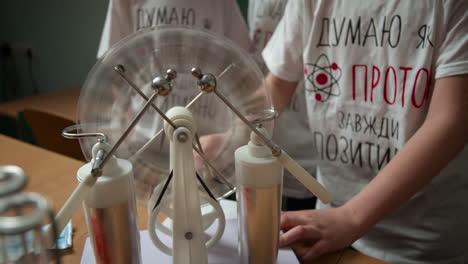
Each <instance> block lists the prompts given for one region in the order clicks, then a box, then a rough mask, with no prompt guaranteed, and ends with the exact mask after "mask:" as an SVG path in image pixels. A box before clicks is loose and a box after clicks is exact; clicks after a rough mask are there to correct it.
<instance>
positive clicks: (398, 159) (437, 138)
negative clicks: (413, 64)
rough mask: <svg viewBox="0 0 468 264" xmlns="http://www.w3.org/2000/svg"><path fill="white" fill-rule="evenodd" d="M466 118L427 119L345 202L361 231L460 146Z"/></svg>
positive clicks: (440, 166) (419, 184) (410, 192)
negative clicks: (373, 175)
mask: <svg viewBox="0 0 468 264" xmlns="http://www.w3.org/2000/svg"><path fill="white" fill-rule="evenodd" d="M465 109H466V108H465ZM461 115H462V116H463V114H461ZM467 122H468V120H466V115H464V117H463V118H461V119H457V118H456V117H454V116H450V115H434V116H433V117H432V118H430V119H427V120H426V122H425V123H424V124H423V126H422V127H421V128H420V129H419V130H418V131H417V133H416V134H415V135H414V136H413V137H412V138H411V139H410V140H409V141H408V142H407V144H406V145H405V146H404V147H403V148H402V149H401V150H400V151H399V153H398V154H397V155H396V156H395V157H394V158H393V159H392V160H391V162H389V164H388V165H387V166H386V167H385V168H384V169H383V170H382V171H381V172H380V173H379V174H378V175H377V176H376V177H375V178H374V179H373V180H372V181H371V182H370V183H369V184H368V185H367V186H366V187H365V188H364V189H363V190H362V191H361V192H360V193H358V194H357V195H356V196H355V197H354V198H352V199H351V200H350V201H349V202H348V203H346V204H345V206H344V207H345V208H347V209H349V212H350V213H351V214H352V215H353V219H354V220H355V221H356V223H358V225H360V226H361V227H363V231H364V232H365V231H366V229H367V228H370V227H371V226H372V225H374V224H375V223H376V222H378V221H379V220H380V219H382V218H383V217H384V216H385V215H387V214H388V213H390V212H391V211H393V210H395V209H396V208H398V207H399V206H400V205H402V204H403V203H404V202H405V201H407V200H408V199H409V198H411V196H412V195H414V194H415V193H416V192H418V191H419V190H420V189H421V188H422V187H423V186H424V185H425V184H427V183H428V182H429V181H430V180H431V179H432V178H433V177H434V176H436V175H437V174H438V173H439V172H440V170H442V169H443V168H444V167H445V166H446V165H447V164H448V162H449V161H450V160H451V159H452V158H453V157H454V156H455V155H457V153H458V152H459V151H460V150H461V149H463V147H464V146H465V144H466V142H467V140H468V138H467V135H468V131H467V130H468V129H467Z"/></svg>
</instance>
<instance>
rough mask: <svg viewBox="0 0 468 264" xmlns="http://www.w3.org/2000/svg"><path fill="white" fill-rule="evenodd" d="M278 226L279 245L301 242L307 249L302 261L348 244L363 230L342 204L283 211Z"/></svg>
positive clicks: (360, 234)
mask: <svg viewBox="0 0 468 264" xmlns="http://www.w3.org/2000/svg"><path fill="white" fill-rule="evenodd" d="M280 225H281V229H282V230H284V231H285V233H284V234H282V235H281V236H280V241H279V244H280V247H285V246H290V245H291V244H295V243H301V244H306V245H307V247H308V248H309V249H308V251H307V253H305V254H304V255H303V256H302V257H301V259H300V260H301V262H306V261H310V260H313V259H316V258H318V257H319V256H321V255H323V254H325V253H328V252H332V251H336V250H339V249H342V248H345V247H348V246H350V245H351V244H352V243H353V242H354V241H355V240H357V239H358V238H359V237H360V236H362V234H363V233H364V232H365V231H366V230H363V229H365V228H363V227H360V226H359V224H358V223H356V221H353V217H352V213H351V212H348V211H347V209H346V208H344V207H339V208H332V209H321V210H304V211H289V212H283V213H282V214H281V224H280Z"/></svg>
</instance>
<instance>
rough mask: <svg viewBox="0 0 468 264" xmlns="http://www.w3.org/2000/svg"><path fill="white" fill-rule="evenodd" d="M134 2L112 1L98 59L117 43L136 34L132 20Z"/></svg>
mask: <svg viewBox="0 0 468 264" xmlns="http://www.w3.org/2000/svg"><path fill="white" fill-rule="evenodd" d="M133 2H134V1H120V0H110V1H109V6H108V9H107V13H106V20H105V22H104V28H103V30H102V34H101V40H100V42H99V48H98V54H97V58H100V57H101V56H102V55H104V53H105V52H106V51H107V50H108V49H110V48H111V47H112V46H113V45H114V44H115V43H117V42H119V41H120V40H121V39H123V38H125V37H126V36H128V35H130V34H132V33H133V32H135V30H136V29H135V27H134V24H135V23H133V21H132V18H133V17H134V16H133V15H132V6H134V3H133Z"/></svg>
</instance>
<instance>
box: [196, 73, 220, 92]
mask: <svg viewBox="0 0 468 264" xmlns="http://www.w3.org/2000/svg"><path fill="white" fill-rule="evenodd" d="M191 72H192V75H193V76H194V77H195V78H197V79H198V81H197V86H198V89H200V91H202V92H204V93H211V92H213V91H214V90H215V89H216V77H215V76H214V75H213V74H211V73H206V74H203V73H202V71H201V69H200V68H198V67H194V68H192V70H191Z"/></svg>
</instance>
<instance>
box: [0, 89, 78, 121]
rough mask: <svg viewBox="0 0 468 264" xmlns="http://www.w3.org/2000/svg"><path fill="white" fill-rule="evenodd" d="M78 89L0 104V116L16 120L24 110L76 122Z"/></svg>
mask: <svg viewBox="0 0 468 264" xmlns="http://www.w3.org/2000/svg"><path fill="white" fill-rule="evenodd" d="M80 90H81V89H80V88H79V87H71V88H65V89H60V90H56V91H51V92H45V93H42V94H39V95H33V96H28V97H24V98H21V99H18V100H13V101H9V102H5V103H2V104H0V114H2V115H5V116H8V117H11V118H16V117H17V116H18V113H19V112H21V111H22V110H24V109H35V110H41V111H43V112H47V113H49V114H54V115H56V116H59V117H63V118H65V119H67V120H70V121H73V122H75V121H76V117H77V116H76V115H77V114H76V110H77V109H78V100H79V97H80Z"/></svg>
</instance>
